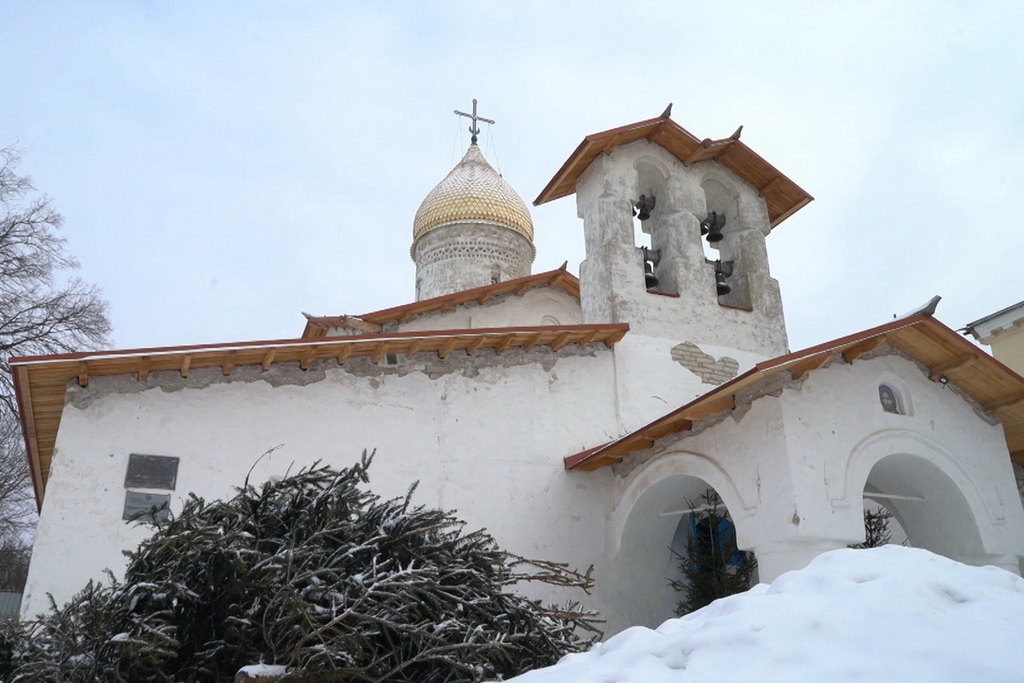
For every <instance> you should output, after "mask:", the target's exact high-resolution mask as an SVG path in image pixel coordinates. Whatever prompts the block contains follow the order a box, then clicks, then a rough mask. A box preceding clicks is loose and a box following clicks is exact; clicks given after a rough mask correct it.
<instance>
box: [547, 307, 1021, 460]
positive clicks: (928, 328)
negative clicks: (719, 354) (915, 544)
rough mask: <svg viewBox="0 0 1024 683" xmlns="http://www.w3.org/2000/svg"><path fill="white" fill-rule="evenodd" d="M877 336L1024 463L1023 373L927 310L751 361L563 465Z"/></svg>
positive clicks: (719, 408) (683, 423)
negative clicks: (950, 390)
mask: <svg viewBox="0 0 1024 683" xmlns="http://www.w3.org/2000/svg"><path fill="white" fill-rule="evenodd" d="M882 342H887V343H888V344H889V345H890V346H892V347H893V348H895V349H897V350H899V351H901V352H903V353H905V354H906V355H908V356H909V357H911V358H913V359H914V360H916V361H917V362H919V363H921V364H922V365H924V366H925V367H926V368H928V371H929V373H930V375H931V378H932V379H933V380H940V379H941V378H942V377H945V378H946V379H947V380H948V381H949V382H952V383H953V384H955V385H956V386H957V387H959V388H960V389H961V390H962V391H963V392H964V393H966V394H967V395H968V396H970V397H971V398H973V399H974V400H975V401H977V402H978V404H980V405H981V407H982V409H983V410H985V411H986V412H989V413H993V414H995V415H997V416H998V417H999V418H1000V419H1001V420H1002V423H1003V431H1004V433H1005V435H1006V445H1007V448H1008V449H1009V451H1010V457H1011V458H1012V459H1013V461H1014V462H1017V463H1021V464H1024V377H1021V376H1020V375H1018V374H1017V373H1015V372H1014V371H1013V370H1010V369H1009V368H1007V367H1006V366H1005V365H1003V364H1002V363H1000V362H999V361H997V360H996V359H995V358H993V357H992V356H990V355H988V354H987V353H985V352H984V351H983V350H982V349H980V348H978V347H977V346H975V345H974V344H972V343H970V342H969V341H967V340H966V339H964V338H963V337H961V336H960V335H958V334H957V333H956V332H954V331H953V330H951V329H950V328H948V327H946V326H945V325H943V324H942V323H940V322H939V321H938V320H935V319H934V318H932V317H931V316H927V315H916V316H912V317H909V318H903V319H900V320H894V321H893V322H891V323H887V324H885V325H880V326H878V327H873V328H871V329H869V330H864V331H863V332H858V333H857V334H852V335H850V336H848V337H841V338H839V339H835V340H833V341H830V342H826V343H824V344H819V345H818V346H812V347H811V348H808V349H804V350H803V351H797V352H796V353H790V354H787V355H784V356H779V357H778V358H773V359H771V360H767V361H764V362H761V363H758V364H757V365H755V366H754V367H753V368H751V369H750V370H748V371H747V372H745V373H743V374H742V375H740V376H738V377H735V378H734V379H732V380H730V381H729V382H726V383H725V384H722V385H720V386H718V387H715V388H714V389H712V390H711V391H709V392H707V393H706V394H704V395H703V396H701V397H699V398H697V399H695V400H693V401H691V402H690V403H687V404H686V405H684V406H683V407H681V408H678V409H676V410H673V411H672V412H670V413H668V414H667V415H664V416H662V417H660V418H658V419H657V420H655V421H654V422H651V423H650V424H648V425H645V426H643V427H641V428H640V429H637V430H636V431H634V432H631V433H629V434H626V435H625V436H623V437H620V438H618V439H616V440H614V441H610V442H608V443H606V444H603V445H601V446H597V447H595V448H591V449H589V450H586V451H582V452H580V453H576V454H575V455H570V456H569V457H567V458H565V468H566V469H569V470H576V469H578V470H585V471H590V470H596V469H598V468H601V467H605V466H607V465H614V464H616V463H618V462H619V461H621V460H622V459H623V458H626V457H628V456H629V455H630V454H631V453H635V452H637V451H642V450H646V449H648V448H650V447H651V446H653V445H654V444H655V442H656V441H657V440H658V439H661V438H663V437H665V436H668V435H670V434H678V433H680V432H685V431H688V430H690V429H691V428H692V427H693V423H694V421H696V420H700V419H703V418H707V417H711V416H713V415H717V414H719V413H723V412H727V411H729V410H732V409H733V408H734V407H735V406H736V394H737V393H738V392H740V391H741V390H743V389H746V388H748V387H751V386H753V385H755V384H758V383H760V382H762V381H764V380H766V379H767V378H769V377H771V376H773V375H776V374H778V373H780V372H783V371H786V372H789V374H790V376H791V377H792V378H793V379H801V378H803V377H804V376H806V375H807V373H809V372H811V371H812V370H816V369H818V368H820V367H822V366H823V365H825V364H826V363H827V362H829V361H830V360H832V359H833V358H836V357H837V356H841V357H842V359H843V360H844V361H845V362H847V363H852V362H853V361H854V360H856V359H857V358H859V357H860V356H862V355H863V354H865V353H868V352H870V351H873V350H874V349H876V348H877V347H878V346H879V345H880V344H881V343H882Z"/></svg>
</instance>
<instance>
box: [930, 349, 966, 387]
mask: <svg viewBox="0 0 1024 683" xmlns="http://www.w3.org/2000/svg"><path fill="white" fill-rule="evenodd" d="M977 360H978V357H977V355H975V354H973V353H965V354H963V355H960V356H957V357H956V358H953V359H951V360H948V361H946V362H944V363H938V364H936V365H933V366H932V367H930V368H928V371H929V377H930V379H931V380H932V381H933V382H934V381H935V380H937V379H939V378H940V377H942V376H943V375H945V374H946V373H947V372H953V371H954V370H963V369H964V368H967V367H969V366H971V365H973V364H974V363H975V361H977Z"/></svg>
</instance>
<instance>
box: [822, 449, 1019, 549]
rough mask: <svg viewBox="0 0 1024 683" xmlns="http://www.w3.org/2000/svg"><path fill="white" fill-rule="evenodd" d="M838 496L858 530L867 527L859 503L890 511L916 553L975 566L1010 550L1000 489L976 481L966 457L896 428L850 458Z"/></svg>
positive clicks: (835, 492)
mask: <svg viewBox="0 0 1024 683" xmlns="http://www.w3.org/2000/svg"><path fill="white" fill-rule="evenodd" d="M838 493H839V491H836V490H833V491H832V492H831V493H830V496H831V497H832V499H833V503H834V504H837V503H839V502H840V500H843V501H847V502H848V503H851V505H849V507H848V508H847V509H848V510H849V514H850V517H849V518H847V520H846V522H848V523H849V524H850V527H849V528H851V530H852V529H853V528H856V529H858V530H860V529H862V528H863V517H862V516H861V505H860V504H857V505H852V503H854V502H855V501H856V502H858V503H859V502H860V500H862V499H865V498H866V499H867V500H869V501H872V502H874V503H879V504H882V505H884V507H885V508H886V509H887V510H889V511H890V512H891V513H892V514H893V516H894V518H895V519H896V520H897V522H898V523H899V525H900V527H902V529H903V531H904V532H905V533H906V536H907V542H908V543H909V544H910V545H913V546H915V547H919V548H924V549H926V550H930V551H932V552H934V553H938V554H940V555H945V556H946V557H950V558H952V559H955V560H959V561H962V562H965V563H968V564H977V563H985V562H988V561H989V559H990V556H992V555H1001V554H1004V553H1005V552H1006V549H1005V547H1003V546H1005V541H1004V540H1003V539H1001V537H1000V533H999V531H998V529H999V528H1001V526H1002V525H1003V524H1004V523H1005V520H1004V519H1002V517H1001V514H1000V515H998V516H997V512H998V511H999V510H1001V507H1000V503H999V501H998V499H996V498H995V497H994V495H993V489H992V488H991V487H990V486H989V485H986V484H985V483H984V482H979V481H978V480H977V479H976V478H974V477H972V476H971V470H970V469H969V468H968V467H967V466H966V465H965V462H964V461H962V459H961V458H958V457H957V456H956V455H954V454H953V453H950V452H949V451H947V450H946V449H945V448H943V447H942V446H941V445H940V444H938V443H936V442H934V441H932V440H931V439H928V438H927V437H925V436H924V435H922V434H918V433H917V432H913V431H909V430H902V429H892V430H884V431H881V432H876V433H874V434H872V435H871V436H869V437H867V438H865V439H864V440H863V441H862V442H861V443H860V444H858V445H857V447H856V448H854V449H853V451H852V452H851V454H850V457H849V458H848V460H847V465H846V471H845V473H844V476H843V484H842V493H841V495H836V494H838ZM854 515H856V517H854ZM1000 548H1001V549H1000Z"/></svg>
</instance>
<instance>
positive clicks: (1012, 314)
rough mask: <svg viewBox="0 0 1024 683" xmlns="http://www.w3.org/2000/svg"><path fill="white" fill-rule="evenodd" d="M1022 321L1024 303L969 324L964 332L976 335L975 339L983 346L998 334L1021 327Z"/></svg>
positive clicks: (1023, 317)
mask: <svg viewBox="0 0 1024 683" xmlns="http://www.w3.org/2000/svg"><path fill="white" fill-rule="evenodd" d="M1022 321H1024V301H1021V302H1019V303H1015V304H1013V305H1012V306H1007V307H1006V308H1004V309H1002V310H999V311H996V312H995V313H992V314H990V315H986V316H985V317H984V318H979V319H978V320H975V321H974V322H972V323H967V326H966V327H964V332H966V333H968V334H972V335H974V338H975V339H977V340H978V341H980V342H981V343H982V344H987V343H988V342H989V341H991V337H992V335H993V334H995V333H996V332H999V331H1001V330H1005V329H1008V328H1010V327H1013V326H1015V325H1019V324H1021V323H1022Z"/></svg>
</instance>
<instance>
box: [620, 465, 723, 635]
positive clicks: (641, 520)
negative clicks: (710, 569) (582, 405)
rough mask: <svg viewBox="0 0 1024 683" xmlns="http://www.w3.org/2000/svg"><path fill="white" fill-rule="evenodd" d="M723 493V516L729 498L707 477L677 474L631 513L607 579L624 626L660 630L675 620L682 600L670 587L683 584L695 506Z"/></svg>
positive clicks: (659, 483)
mask: <svg viewBox="0 0 1024 683" xmlns="http://www.w3.org/2000/svg"><path fill="white" fill-rule="evenodd" d="M708 491H711V492H714V493H715V494H717V495H719V497H720V499H721V500H722V503H721V504H720V505H719V507H718V510H719V512H720V513H726V512H727V511H728V505H727V503H728V502H729V501H728V498H729V496H728V494H727V493H726V495H722V493H724V492H718V491H716V489H715V487H714V486H712V485H711V484H710V483H708V482H707V481H706V480H704V479H703V478H701V477H698V476H694V475H687V474H672V475H669V476H666V477H664V478H662V479H660V480H658V481H656V482H654V483H653V484H651V485H650V486H648V487H647V488H646V489H645V490H644V491H643V492H642V493H641V494H640V495H639V497H638V498H637V500H636V502H635V504H634V505H633V506H632V508H631V509H630V510H629V514H628V516H627V517H626V519H625V523H624V524H623V526H622V531H621V536H620V538H619V541H620V542H619V549H618V552H617V553H616V554H615V556H614V560H613V562H612V567H611V569H610V571H609V573H608V575H607V576H606V577H605V581H606V582H607V583H605V589H606V590H608V589H610V590H609V592H610V593H611V598H612V600H613V601H614V603H615V609H614V610H612V612H613V613H615V614H616V615H617V616H618V617H619V618H620V619H621V620H622V622H623V623H622V624H609V627H610V629H611V632H614V631H615V630H617V628H616V627H619V626H622V625H626V624H629V625H637V624H639V625H644V626H649V627H655V626H658V625H659V624H661V622H663V621H664V620H666V619H669V618H671V617H674V616H675V608H676V604H677V603H678V602H679V599H680V596H679V594H678V593H677V591H676V590H675V589H674V588H673V587H672V586H671V585H670V584H669V582H670V581H671V580H679V579H681V578H682V575H681V573H680V570H679V558H678V557H676V555H675V554H674V553H673V551H675V552H685V549H686V547H687V540H688V538H689V535H690V533H691V531H690V530H691V527H692V523H691V516H692V514H693V512H692V511H693V510H694V508H697V511H698V512H699V511H700V510H701V509H702V508H703V507H705V506H706V501H704V495H705V492H708Z"/></svg>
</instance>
